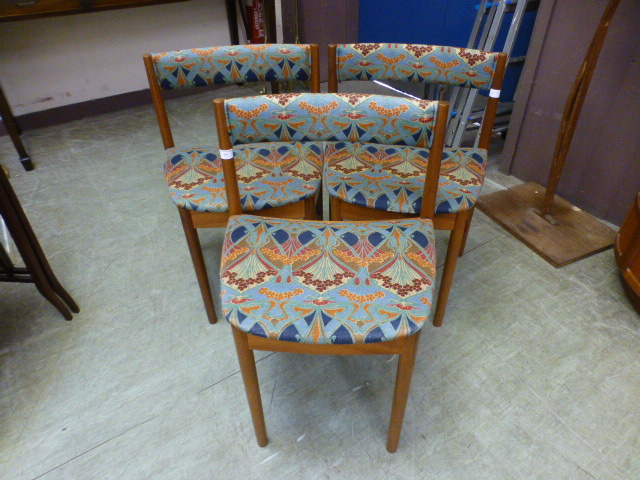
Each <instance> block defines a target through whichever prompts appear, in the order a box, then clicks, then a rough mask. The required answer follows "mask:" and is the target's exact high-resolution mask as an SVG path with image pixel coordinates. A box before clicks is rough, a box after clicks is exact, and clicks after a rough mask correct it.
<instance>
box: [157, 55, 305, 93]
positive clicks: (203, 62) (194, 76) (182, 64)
mask: <svg viewBox="0 0 640 480" xmlns="http://www.w3.org/2000/svg"><path fill="white" fill-rule="evenodd" d="M153 63H154V65H155V68H156V74H157V75H158V80H159V82H160V87H161V88H162V89H163V90H174V89H178V88H191V87H203V86H206V85H225V84H231V83H238V82H258V81H267V82H273V81H277V80H303V81H304V80H309V79H311V50H310V46H309V45H282V44H277V45H272V44H267V45H233V46H229V47H210V48H192V49H189V50H179V51H176V52H164V53H156V54H153Z"/></svg>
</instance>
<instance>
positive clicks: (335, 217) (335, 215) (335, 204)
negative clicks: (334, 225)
mask: <svg viewBox="0 0 640 480" xmlns="http://www.w3.org/2000/svg"><path fill="white" fill-rule="evenodd" d="M341 203H342V201H341V200H338V199H337V198H336V197H331V220H332V221H334V222H335V221H341V220H342V211H341V210H342V209H341Z"/></svg>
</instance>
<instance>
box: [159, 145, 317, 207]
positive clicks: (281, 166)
mask: <svg viewBox="0 0 640 480" xmlns="http://www.w3.org/2000/svg"><path fill="white" fill-rule="evenodd" d="M218 154H219V149H218V147H188V148H184V147H175V148H170V149H168V150H167V151H166V156H167V161H166V163H165V176H166V179H167V183H168V185H169V193H170V195H171V199H172V200H173V202H174V203H175V204H176V205H177V206H178V207H180V208H184V209H187V210H194V211H197V212H228V211H229V205H228V203H227V194H226V191H225V186H224V175H223V173H222V160H221V159H220V158H219V155H218ZM234 154H235V163H236V172H237V176H238V184H239V188H240V201H241V204H242V209H243V210H244V211H255V210H263V209H265V208H271V207H280V206H284V205H289V204H292V203H296V202H299V201H301V200H304V199H306V198H308V197H311V196H313V195H315V194H316V193H317V192H318V191H319V190H320V182H321V177H322V162H323V160H322V159H323V154H322V142H273V143H256V144H250V145H240V146H238V147H235V148H234Z"/></svg>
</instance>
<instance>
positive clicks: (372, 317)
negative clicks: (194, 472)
mask: <svg viewBox="0 0 640 480" xmlns="http://www.w3.org/2000/svg"><path fill="white" fill-rule="evenodd" d="M214 103H215V111H216V118H217V121H216V124H217V126H218V135H219V138H220V148H221V149H222V157H223V165H224V172H225V182H226V183H225V185H226V187H227V198H228V199H229V210H230V212H231V213H232V214H236V213H238V214H239V213H242V204H241V200H240V194H239V188H240V187H239V186H238V183H237V181H236V178H235V175H236V169H235V168H234V163H233V160H232V155H231V154H229V153H227V152H229V151H230V150H231V146H232V143H238V142H239V141H251V142H269V141H278V140H282V139H284V138H287V139H293V140H294V141H298V142H301V143H305V142H310V143H316V144H319V147H320V148H322V149H323V150H324V151H326V150H327V149H334V148H336V147H337V146H339V145H342V144H346V143H350V142H367V143H370V144H371V145H376V144H380V143H385V144H388V145H395V144H400V145H402V144H411V145H413V144H418V145H421V146H423V147H424V148H430V149H431V154H432V157H433V158H434V159H436V160H439V159H440V158H439V156H440V154H441V153H442V147H443V142H444V135H445V125H446V119H447V116H448V104H447V103H446V102H431V101H415V100H409V99H403V98H399V97H388V96H383V95H342V94H300V95H270V96H263V97H253V98H243V99H233V100H227V101H223V100H221V99H217V100H215V101H214ZM230 137H231V138H230ZM232 139H233V142H232ZM439 167H440V162H439V161H435V162H432V163H431V164H430V165H429V167H428V170H429V172H428V176H427V179H426V182H425V185H424V195H423V198H424V202H423V205H422V210H421V214H420V218H415V219H407V220H390V221H387V220H383V221H374V222H322V221H305V220H288V219H272V218H266V217H257V216H249V215H239V216H233V217H231V219H230V220H229V225H228V227H227V231H226V236H225V240H224V245H223V252H222V264H221V269H220V273H221V290H222V305H223V311H224V315H225V317H226V319H227V320H228V321H229V323H231V325H232V329H233V335H234V339H235V344H236V349H237V352H238V359H239V362H240V366H241V371H242V376H243V379H244V384H245V389H246V393H247V399H248V401H249V407H250V411H251V416H252V420H253V425H254V429H255V433H256V437H257V440H258V444H259V445H260V446H265V445H266V444H267V433H266V427H265V421H264V412H263V410H262V401H261V397H260V387H259V385H258V376H257V371H256V366H255V359H254V353H253V352H254V350H268V351H275V352H292V353H305V354H328V355H376V354H399V355H400V359H399V363H398V371H397V377H396V386H395V391H394V396H393V407H392V412H391V421H390V427H389V434H388V438H387V450H388V451H389V452H395V451H396V449H397V447H398V441H399V438H400V431H401V428H402V422H403V418H404V413H405V408H406V404H407V398H408V395H409V389H410V386H411V379H412V373H413V367H414V362H415V358H416V353H417V347H418V340H419V338H420V331H421V329H422V326H423V325H424V323H425V321H426V320H427V319H428V317H429V311H430V307H431V298H432V294H431V291H432V287H433V282H434V278H435V244H434V237H433V224H432V221H431V217H432V216H433V214H434V210H435V196H436V190H437V184H438V178H439Z"/></svg>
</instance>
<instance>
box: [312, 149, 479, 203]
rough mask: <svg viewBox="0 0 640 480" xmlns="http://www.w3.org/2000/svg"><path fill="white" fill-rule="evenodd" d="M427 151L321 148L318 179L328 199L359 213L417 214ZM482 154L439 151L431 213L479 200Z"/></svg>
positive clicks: (469, 151)
mask: <svg viewBox="0 0 640 480" xmlns="http://www.w3.org/2000/svg"><path fill="white" fill-rule="evenodd" d="M428 159H429V150H427V149H424V148H418V147H406V146H400V145H379V144H368V143H347V142H325V145H324V162H325V166H324V179H325V183H326V186H327V190H328V192H329V194H330V195H331V196H333V197H336V198H338V199H340V200H343V201H345V202H348V203H351V204H355V205H360V206H362V207H369V208H375V209H378V210H388V211H392V212H399V213H408V214H419V213H420V210H421V207H422V194H423V189H424V178H425V174H426V169H427V163H428ZM486 166H487V152H486V150H484V149H480V148H445V149H444V154H443V157H442V164H441V167H440V181H439V186H438V195H437V197H436V213H441V214H444V213H459V212H463V211H465V210H469V209H471V208H472V207H473V206H474V205H475V203H476V201H477V200H478V196H479V195H480V190H481V189H482V184H483V183H484V178H485V170H486Z"/></svg>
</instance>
